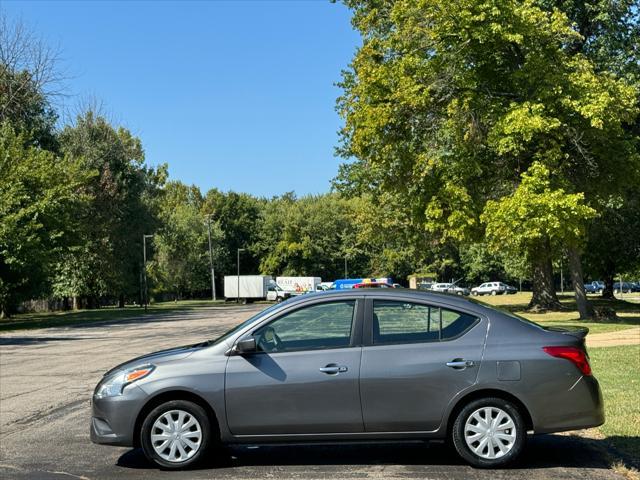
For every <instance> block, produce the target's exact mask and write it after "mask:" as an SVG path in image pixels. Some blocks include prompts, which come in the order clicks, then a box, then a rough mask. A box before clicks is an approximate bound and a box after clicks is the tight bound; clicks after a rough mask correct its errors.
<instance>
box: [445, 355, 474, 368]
mask: <svg viewBox="0 0 640 480" xmlns="http://www.w3.org/2000/svg"><path fill="white" fill-rule="evenodd" d="M446 365H447V367H451V368H455V369H457V370H463V369H465V368H467V367H473V366H474V365H475V363H474V362H472V361H471V360H464V359H462V358H456V359H454V360H452V361H450V362H447V364H446Z"/></svg>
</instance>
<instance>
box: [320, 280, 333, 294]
mask: <svg viewBox="0 0 640 480" xmlns="http://www.w3.org/2000/svg"><path fill="white" fill-rule="evenodd" d="M335 288H336V287H335V285H334V284H333V282H320V283H319V284H318V285H316V291H317V292H326V291H327V290H334V289H335Z"/></svg>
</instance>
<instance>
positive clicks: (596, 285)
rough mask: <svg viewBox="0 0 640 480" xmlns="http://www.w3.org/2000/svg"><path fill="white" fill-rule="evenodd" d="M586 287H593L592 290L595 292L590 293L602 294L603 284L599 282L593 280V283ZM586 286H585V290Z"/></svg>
mask: <svg viewBox="0 0 640 480" xmlns="http://www.w3.org/2000/svg"><path fill="white" fill-rule="evenodd" d="M587 285H591V286H592V287H593V289H594V290H595V291H594V292H592V293H602V292H603V291H604V282H601V281H600V280H594V281H593V282H591V283H589V284H587ZM587 285H585V290H586V287H587ZM587 293H591V292H587Z"/></svg>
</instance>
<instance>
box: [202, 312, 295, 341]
mask: <svg viewBox="0 0 640 480" xmlns="http://www.w3.org/2000/svg"><path fill="white" fill-rule="evenodd" d="M284 303H286V302H281V303H275V304H273V305H271V306H270V307H268V308H265V309H264V310H260V311H259V312H258V313H256V314H255V315H253V316H252V317H251V318H248V319H247V320H245V321H244V322H242V323H240V324H238V325H236V326H235V327H233V328H232V329H231V330H228V331H227V332H225V333H223V334H222V335H220V336H219V337H218V338H214V339H212V340H208V341H207V342H205V343H206V345H207V346H211V345H217V344H218V343H220V342H223V341H225V340H226V339H227V338H229V337H231V336H233V335H234V334H235V333H236V332H239V331H240V330H242V329H243V328H244V327H246V326H247V325H249V324H251V323H253V322H254V321H255V320H257V319H258V318H259V317H261V316H263V315H266V314H268V313H270V312H272V311H273V310H276V309H277V308H279V307H281V306H282V305H283V304H284Z"/></svg>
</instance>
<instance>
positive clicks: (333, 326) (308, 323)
mask: <svg viewBox="0 0 640 480" xmlns="http://www.w3.org/2000/svg"><path fill="white" fill-rule="evenodd" d="M355 303H356V302H355V300H346V301H340V302H327V303H320V304H317V305H311V306H309V307H304V308H300V309H298V310H295V311H293V312H291V313H287V314H284V315H283V316H281V317H279V318H277V319H276V320H274V321H273V322H270V323H268V324H267V325H265V326H263V327H260V328H259V329H258V330H256V331H255V332H254V333H253V336H254V337H255V339H256V344H257V346H258V350H259V351H262V352H268V353H272V352H285V351H292V350H318V349H325V348H340V347H348V346H349V344H350V342H351V328H352V323H353V317H354V311H355Z"/></svg>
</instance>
